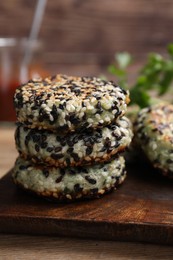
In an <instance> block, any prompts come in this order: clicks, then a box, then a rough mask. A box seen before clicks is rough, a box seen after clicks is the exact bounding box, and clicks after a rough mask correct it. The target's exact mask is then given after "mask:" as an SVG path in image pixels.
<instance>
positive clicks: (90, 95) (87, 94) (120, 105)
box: [14, 75, 129, 132]
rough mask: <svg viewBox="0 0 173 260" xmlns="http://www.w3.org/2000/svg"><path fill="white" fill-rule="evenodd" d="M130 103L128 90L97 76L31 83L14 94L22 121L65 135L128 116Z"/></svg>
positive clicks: (62, 76)
mask: <svg viewBox="0 0 173 260" xmlns="http://www.w3.org/2000/svg"><path fill="white" fill-rule="evenodd" d="M128 103H129V92H128V91H126V90H123V89H122V88H120V87H119V86H117V85H115V83H113V82H111V81H104V80H101V79H99V78H95V77H68V76H65V75H57V76H54V77H49V78H45V79H37V80H30V81H29V82H28V83H27V84H24V85H21V86H20V87H19V88H17V89H16V92H15V95H14V105H15V109H16V114H17V119H18V121H19V122H21V123H24V124H25V125H27V126H28V127H29V128H39V129H50V130H56V131H63V132H69V131H75V130H76V129H84V130H85V129H87V128H94V129H95V128H98V127H100V128H101V127H103V126H104V125H108V124H110V123H111V122H113V121H115V119H116V118H118V117H120V116H122V115H123V114H124V113H125V111H126V109H127V104H128Z"/></svg>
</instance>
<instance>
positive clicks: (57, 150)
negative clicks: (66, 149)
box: [54, 146, 62, 153]
mask: <svg viewBox="0 0 173 260" xmlns="http://www.w3.org/2000/svg"><path fill="white" fill-rule="evenodd" d="M61 150H62V147H60V146H57V147H55V148H54V151H55V152H56V153H58V152H60V151H61Z"/></svg>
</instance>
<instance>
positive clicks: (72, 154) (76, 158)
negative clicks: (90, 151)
mask: <svg viewBox="0 0 173 260" xmlns="http://www.w3.org/2000/svg"><path fill="white" fill-rule="evenodd" d="M71 156H72V157H73V159H74V160H75V162H79V161H80V159H79V156H78V154H77V153H71Z"/></svg>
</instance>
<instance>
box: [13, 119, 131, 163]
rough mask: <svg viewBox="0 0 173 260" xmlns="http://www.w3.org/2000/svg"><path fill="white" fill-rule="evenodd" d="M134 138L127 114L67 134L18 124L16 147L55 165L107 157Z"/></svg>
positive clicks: (96, 161) (21, 153)
mask: <svg viewBox="0 0 173 260" xmlns="http://www.w3.org/2000/svg"><path fill="white" fill-rule="evenodd" d="M131 139H132V130H131V124H130V121H129V119H128V118H126V117H122V118H120V119H117V121H116V123H112V124H110V125H108V126H105V127H103V128H102V129H95V130H93V131H88V132H87V131H85V132H82V133H69V134H67V135H66V136H63V135H60V134H56V133H54V132H50V131H48V130H37V129H30V128H27V127H25V126H23V125H19V126H18V127H17V129H16V133H15V140H16V147H17V150H18V151H19V153H20V155H21V156H22V157H24V158H25V159H30V160H32V161H33V162H35V163H42V164H47V165H52V166H56V167H67V166H79V165H91V164H93V163H102V162H105V161H108V160H110V159H112V158H113V156H115V154H116V153H118V152H120V151H123V150H124V149H125V148H126V147H127V146H128V145H129V144H130V142H131Z"/></svg>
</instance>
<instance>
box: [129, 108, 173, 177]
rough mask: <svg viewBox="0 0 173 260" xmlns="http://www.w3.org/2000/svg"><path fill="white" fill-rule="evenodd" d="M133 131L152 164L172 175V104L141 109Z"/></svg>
mask: <svg viewBox="0 0 173 260" xmlns="http://www.w3.org/2000/svg"><path fill="white" fill-rule="evenodd" d="M134 131H135V134H136V135H135V137H136V141H137V143H138V144H140V146H141V147H142V149H143V151H144V152H145V154H146V155H147V157H148V158H149V160H150V161H151V162H152V163H153V165H154V166H155V167H157V168H160V169H161V170H162V171H163V173H164V174H165V175H171V176H172V177H173V174H171V172H173V105H171V104H163V103H162V104H159V105H154V106H152V107H149V108H145V109H142V110H141V111H140V113H139V114H138V118H137V120H136V122H135V126H134ZM171 176H170V177H171Z"/></svg>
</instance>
